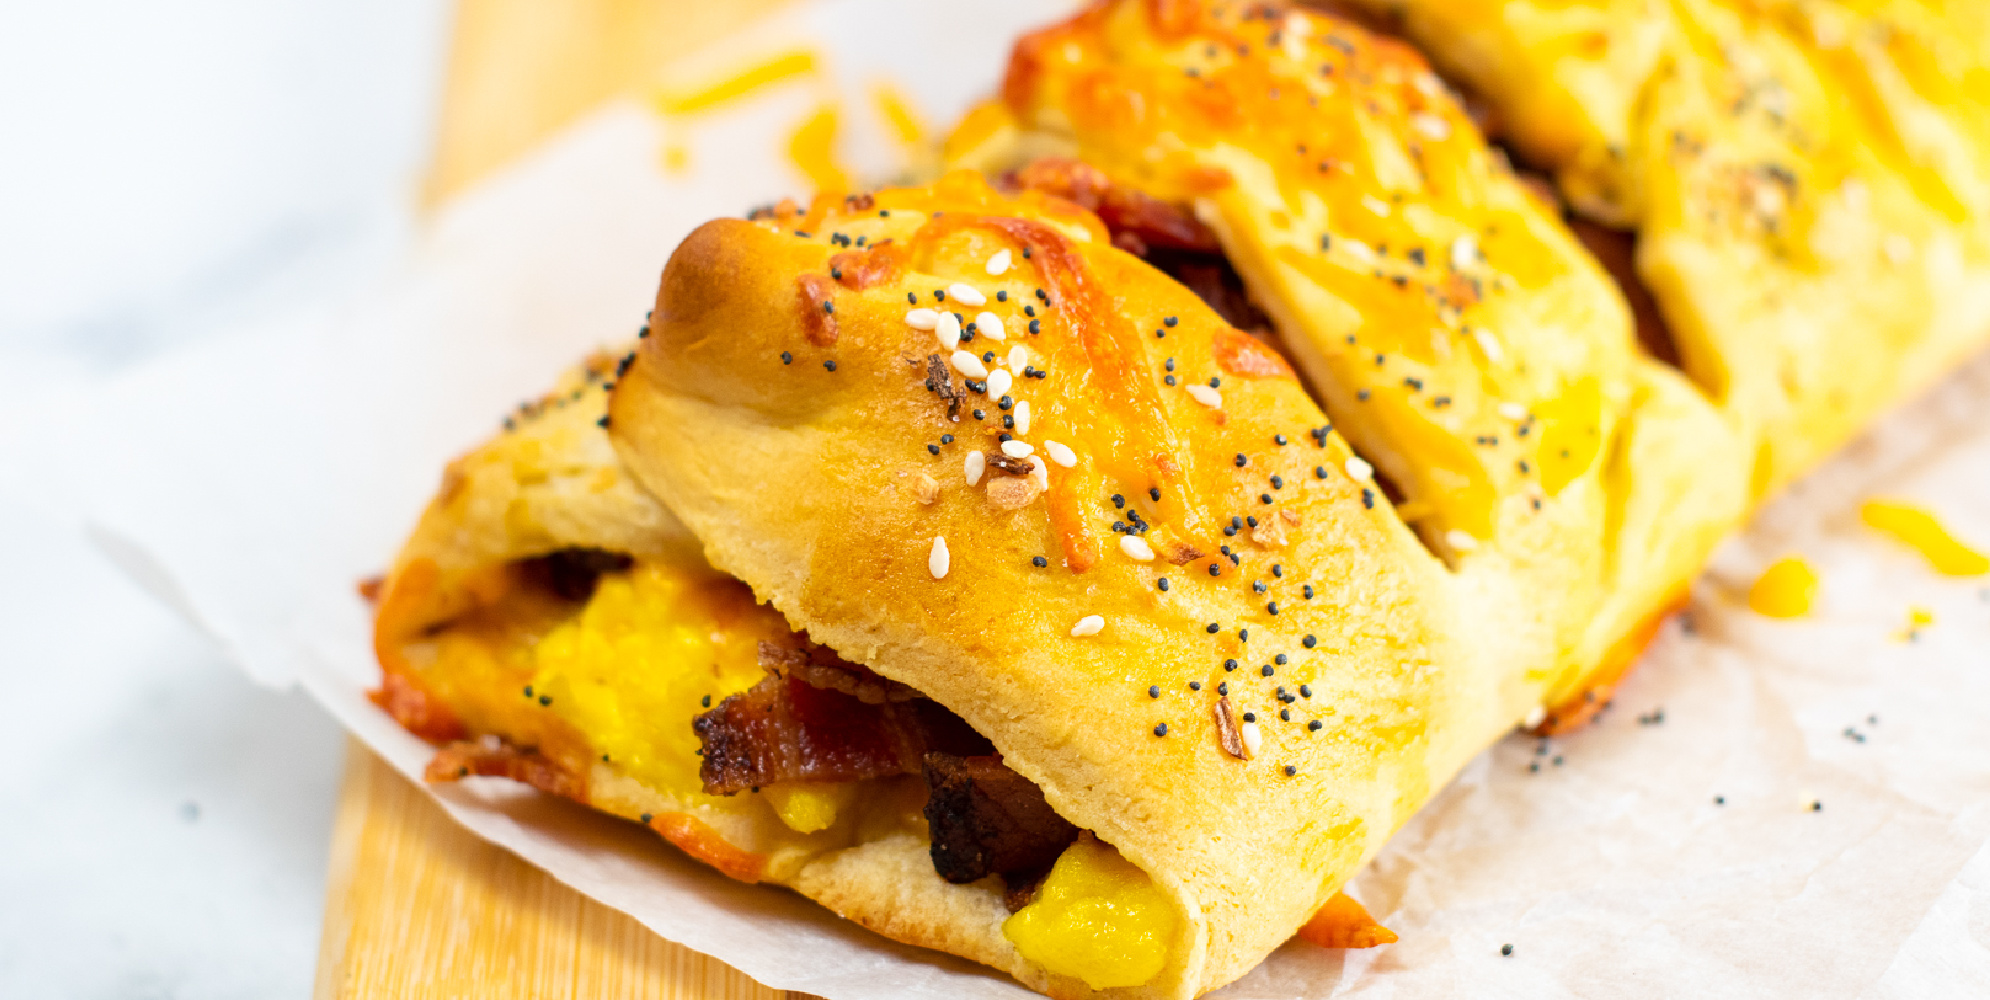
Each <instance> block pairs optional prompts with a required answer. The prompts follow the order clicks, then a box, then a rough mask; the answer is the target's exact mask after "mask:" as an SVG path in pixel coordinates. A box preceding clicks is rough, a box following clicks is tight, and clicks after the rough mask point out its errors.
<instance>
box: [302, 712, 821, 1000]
mask: <svg viewBox="0 0 1990 1000" xmlns="http://www.w3.org/2000/svg"><path fill="white" fill-rule="evenodd" d="M657 846H658V849H659V850H667V849H668V848H667V847H665V845H663V844H662V843H661V842H659V843H658V845H657ZM315 996H316V997H317V998H318V1000H334V998H338V1000H344V998H358V997H367V998H380V997H394V998H402V997H406V998H436V1000H441V998H451V1000H455V998H476V1000H513V998H516V1000H538V998H550V997H574V998H585V1000H609V998H614V1000H807V997H806V995H805V994H800V993H787V992H783V991H781V990H775V989H769V988H768V987H765V986H762V985H760V984H759V983H756V982H754V981H753V980H752V979H750V978H748V977H747V976H746V975H745V974H744V973H742V972H739V971H737V970H735V969H733V968H732V967H730V966H728V965H726V964H725V963H724V962H721V961H719V960H718V959H715V958H709V957H707V956H704V955H701V954H699V953H697V952H695V951H692V950H691V949H689V948H685V947H682V946H680V945H675V944H672V943H670V942H668V941H665V940H664V939H662V938H660V937H658V936H656V934H654V933H652V932H651V931H650V930H649V929H648V928H646V927H644V926H643V925H641V924H639V923H637V922H636V921H635V920H633V919H631V918H629V917H627V916H624V915H623V914H621V913H620V912H618V911H616V910H612V909H609V908H608V907H606V906H603V905H601V904H600V903H597V902H595V901H593V900H591V899H588V898H587V897H585V896H582V895H581V894H580V893H577V892H575V891H573V890H572V889H569V888H567V887H566V886H564V885H561V884H560V883H559V882H557V881H554V879H553V877H552V876H550V875H547V874H546V873H544V872H542V871H540V870H539V869H537V868H534V867H532V866H531V865H529V864H526V863H525V862H523V861H521V860H519V859H518V857H517V856H516V855H513V854H512V853H511V852H509V851H506V850H505V849H503V848H501V847H496V846H493V845H491V844H489V843H486V842H484V841H483V840H480V839H478V838H477V837H476V836H475V835H473V834H471V833H470V832H469V831H467V830H464V829H463V828H462V827H461V826H458V825H457V824H456V821H455V820H453V819H450V818H449V815H448V814H447V813H445V812H443V811H442V808H441V807H440V806H437V805H436V804H435V802H434V800H432V799H430V798H429V797H428V794H427V793H425V792H423V791H422V790H421V789H419V788H417V787H415V785H414V784H413V783H412V782H410V781H408V780H407V779H406V778H404V777H402V776H401V775H400V773H399V772H397V771H395V770H394V769H393V768H392V767H390V766H388V765H387V764H386V762H384V761H382V760H380V758H378V757H376V756H374V754H373V752H372V751H370V750H368V749H366V748H365V747H364V746H362V745H361V744H360V743H359V742H358V741H357V740H350V741H348V748H347V754H346V774H345V780H344V783H343V785H342V786H341V788H340V790H339V808H338V819H337V821H336V823H335V825H334V827H333V832H332V860H331V871H330V875H329V891H328V892H327V893H326V901H325V928H324V937H323V940H322V942H321V944H320V946H319V953H318V976H317V983H316V989H315Z"/></svg>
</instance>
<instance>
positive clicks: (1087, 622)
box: [1071, 615, 1106, 638]
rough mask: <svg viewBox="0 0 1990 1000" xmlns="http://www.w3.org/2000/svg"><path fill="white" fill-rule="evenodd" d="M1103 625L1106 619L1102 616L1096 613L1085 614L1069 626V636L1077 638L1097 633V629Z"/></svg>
mask: <svg viewBox="0 0 1990 1000" xmlns="http://www.w3.org/2000/svg"><path fill="white" fill-rule="evenodd" d="M1105 627H1106V620H1105V619H1104V618H1101V617H1099V616H1098V615H1086V616H1085V617H1083V618H1080V619H1078V624H1076V625H1073V626H1071V636H1072V638H1077V637H1079V636H1086V635H1098V634H1099V630H1100V629H1103V628H1105Z"/></svg>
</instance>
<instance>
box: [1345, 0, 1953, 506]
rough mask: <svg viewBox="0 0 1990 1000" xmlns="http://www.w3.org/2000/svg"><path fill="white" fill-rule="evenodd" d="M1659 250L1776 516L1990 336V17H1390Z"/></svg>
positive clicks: (1476, 11) (1753, 9) (1475, 13)
mask: <svg viewBox="0 0 1990 1000" xmlns="http://www.w3.org/2000/svg"><path fill="white" fill-rule="evenodd" d="M1365 6H1367V7H1370V8H1372V9H1374V10H1376V11H1387V12H1390V13H1392V14H1393V15H1394V16H1396V17H1398V18H1399V20H1400V23H1401V24H1402V26H1403V29H1404V30H1405V31H1406V32H1407V33H1408V34H1409V35H1410V36H1411V37H1413V38H1414V39H1415V40H1416V41H1417V42H1418V43H1420V44H1422V45H1424V46H1426V47H1427V48H1428V50H1429V52H1430V54H1431V56H1432V58H1433V59H1435V60H1436V61H1437V63H1438V64H1439V65H1440V66H1442V67H1444V68H1445V69H1446V70H1447V71H1449V72H1451V73H1453V74H1454V75H1455V76H1456V78H1457V79H1459V80H1460V81H1462V82H1463V83H1464V84H1465V85H1467V86H1469V87H1471V88H1472V89H1474V90H1475V91H1476V92H1478V93H1479V94H1481V95H1483V98H1484V100H1485V102H1486V105H1487V106H1488V107H1489V109H1490V111H1491V115H1492V118H1493V120H1494V121H1495V122H1496V123H1497V129H1498V131H1499V133H1500V134H1501V135H1502V136H1503V137H1504V138H1505V139H1506V140H1507V141H1509V142H1511V143H1512V144H1513V145H1514V147H1515V148H1516V149H1517V150H1518V151H1519V153H1520V154H1521V155H1522V156H1524V157H1525V158H1526V159H1527V160H1528V161H1529V162H1531V163H1534V164H1537V165H1539V166H1540V167H1542V168H1543V169H1545V170H1548V171H1550V172H1552V173H1553V174H1554V176H1555V178H1556V179H1557V181H1558V182H1559V184H1560V186H1561V189H1562V191H1563V193H1564V194H1565V195H1566V197H1567V198H1568V200H1569V201H1570V203H1571V204H1572V205H1574V206H1575V207H1576V208H1577V209H1579V210H1580V211H1582V212H1584V213H1585V214H1588V215H1590V216H1592V217H1593V218H1595V219H1597V220H1599V221H1602V222H1605V223H1608V224H1610V225H1614V226H1618V227H1622V228H1624V229H1627V230H1631V231H1633V232H1634V233H1635V235H1636V239H1637V251H1636V266H1637V273H1638V274H1639V275H1640V276H1641V277H1642V278H1643V279H1644V281H1645V282H1646V283H1647V284H1649V285H1650V287H1651V290H1652V293H1653V295H1654V296H1655V298H1656V300H1657V303H1658V306H1659V310H1660V312H1662V313H1663V315H1664V318H1665V320H1666V322H1667V323H1668V324H1669V325H1670V327H1671V330H1672V335H1673V338H1674V339H1675V340H1676V342H1677V345H1678V354H1679V357H1680V360H1681V362H1682V363H1683V365H1684V367H1685V369H1686V371H1687V372H1688V373H1689V374H1690V375H1691V376H1692V378H1693V380H1694V381H1695V382H1696V383H1698V384H1699V385H1700V386H1702V387H1704V388H1705V390H1706V391H1707V392H1708V394H1709V395H1710V396H1711V397H1712V398H1713V399H1714V400H1715V401H1716V402H1717V403H1718V404H1719V405H1720V407H1721V409H1722V411H1723V413H1724V414H1725V415H1726V416H1728V417H1729V419H1730V422H1731V423H1733V424H1734V426H1735V427H1736V430H1737V432H1738V433H1739V435H1740V436H1741V438H1742V442H1743V445H1744V447H1746V448H1747V450H1748V453H1749V455H1750V457H1751V467H1750V483H1751V487H1752V493H1753V495H1754V496H1756V497H1758V498H1759V497H1761V496H1762V495H1764V494H1766V493H1767V492H1768V491H1770V490H1773V489H1775V488H1777V487H1778V486H1780V485H1782V484H1784V483H1786V482H1788V481H1789V480H1790V479H1791V478H1792V477H1794V476H1796V475H1797V474H1799V473H1801V472H1802V471H1803V470H1805V469H1806V468H1808V467H1810V466H1811V465H1812V464H1814V463H1815V462H1817V461H1818V460H1819V459H1821V458H1823V457H1824V456H1825V455H1827V454H1829V453H1830V452H1831V451H1832V450H1833V449H1835V448H1836V447H1838V446H1839V445H1840V444H1842V443H1843V442H1844V441H1845V440H1847V439H1848V438H1849V437H1850V436H1851V435H1853V434H1854V433H1856V432H1857V431H1858V430H1859V428H1861V427H1863V426H1865V424H1866V423H1868V422H1869V421H1870V420H1872V419H1873V417H1874V416H1876V415H1877V414H1878V413H1879V411H1880V410H1882V409H1884V408H1885V407H1887V406H1890V405H1893V404H1895V403H1897V402H1899V401H1900V400H1902V399H1904V398H1906V397H1908V396H1909V395H1911V394H1912V393H1913V392H1915V391H1916V390H1918V389H1920V388H1922V387H1923V386H1925V385H1926V384H1928V383H1929V382H1930V381H1932V380H1933V379H1934V378H1936V377H1937V376H1939V375H1940V374H1941V373H1943V372H1945V371H1948V370H1949V369H1951V368H1953V367H1954V366H1955V365H1956V364H1957V363H1959V362H1960V361H1961V360H1962V359H1963V358H1965V357H1967V356H1968V355H1969V354H1971V353H1973V352H1975V351H1977V350H1979V349H1981V347H1982V346H1983V345H1984V343H1985V342H1986V340H1990V7H1985V6H1984V5H1983V4H1978V3H1960V2H1948V3H1944V2H1914V0H1888V2H1880V3H1861V4H1852V3H1840V2H1821V0H1820V2H1810V0H1767V2H1756V0H1750V2H1746V3H1743V2H1725V0H1665V2H1647V0H1607V2H1605V0H1588V2H1580V3H1562V2H1555V3H1540V2H1532V0H1521V2H1511V3H1499V4H1485V3H1471V2H1453V0H1365Z"/></svg>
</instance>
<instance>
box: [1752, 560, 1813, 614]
mask: <svg viewBox="0 0 1990 1000" xmlns="http://www.w3.org/2000/svg"><path fill="white" fill-rule="evenodd" d="M1816 598H1817V571H1815V570H1813V569H1811V568H1810V564H1809V563H1807V562H1805V561H1804V559H1803V557H1802V556H1787V557H1784V558H1782V559H1778V560H1776V562H1775V564H1774V565H1772V566H1770V567H1769V568H1768V569H1767V570H1765V571H1764V572H1763V573H1762V576H1761V577H1760V578H1759V579H1757V580H1756V581H1755V586H1753V587H1750V588H1749V589H1748V606H1749V607H1750V608H1753V609H1754V610H1755V613H1756V614H1759V615H1767V616H1768V617H1770V618H1802V617H1804V616H1806V615H1808V614H1810V606H1811V602H1812V601H1814V600H1816Z"/></svg>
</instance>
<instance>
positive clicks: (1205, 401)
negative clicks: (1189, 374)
mask: <svg viewBox="0 0 1990 1000" xmlns="http://www.w3.org/2000/svg"><path fill="white" fill-rule="evenodd" d="M1188 394H1189V395H1191V396H1194V397H1195V401H1196V402H1198V403H1201V404H1202V405H1204V406H1213V407H1220V406H1222V405H1223V394H1222V393H1220V392H1217V391H1216V390H1214V389H1211V388H1210V387H1208V386H1206V385H1191V386H1189V387H1188Z"/></svg>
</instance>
